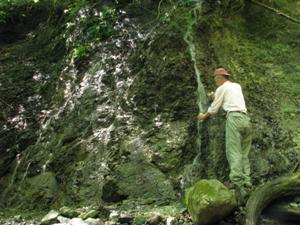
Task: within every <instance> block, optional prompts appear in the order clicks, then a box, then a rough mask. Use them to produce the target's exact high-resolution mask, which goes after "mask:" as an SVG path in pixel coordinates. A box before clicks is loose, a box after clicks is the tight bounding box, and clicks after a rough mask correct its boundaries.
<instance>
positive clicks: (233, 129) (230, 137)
mask: <svg viewBox="0 0 300 225" xmlns="http://www.w3.org/2000/svg"><path fill="white" fill-rule="evenodd" d="M251 142H252V128H251V123H250V119H249V117H248V115H247V114H243V113H239V112H229V113H228V114H227V120H226V157H227V160H228V163H229V167H230V174H229V179H230V180H231V182H232V183H233V184H234V185H236V186H238V187H239V188H243V187H249V186H251V180H250V162H249V158H248V155H249V151H250V148H251Z"/></svg>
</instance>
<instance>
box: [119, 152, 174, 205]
mask: <svg viewBox="0 0 300 225" xmlns="http://www.w3.org/2000/svg"><path fill="white" fill-rule="evenodd" d="M117 187H118V192H119V194H121V195H124V196H128V197H129V198H143V199H152V200H157V201H169V200H174V199H175V191H174V189H173V187H172V185H171V182H170V181H169V180H168V179H167V177H166V176H165V175H164V174H163V173H162V172H161V171H160V170H158V169H157V168H155V167H154V166H153V165H152V164H151V163H149V162H148V161H147V160H146V159H145V158H144V157H143V156H142V155H141V154H133V155H132V156H131V157H130V161H128V162H126V163H124V164H122V165H120V166H119V167H118V169H117Z"/></svg>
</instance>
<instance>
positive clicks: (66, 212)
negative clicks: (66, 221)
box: [59, 206, 79, 218]
mask: <svg viewBox="0 0 300 225" xmlns="http://www.w3.org/2000/svg"><path fill="white" fill-rule="evenodd" d="M59 212H60V214H61V215H62V216H65V217H68V218H74V217H77V216H78V215H79V213H78V212H77V211H76V210H74V209H71V208H69V207H66V206H64V207H62V208H60V209H59Z"/></svg>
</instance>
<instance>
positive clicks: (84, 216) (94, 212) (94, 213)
mask: <svg viewBox="0 0 300 225" xmlns="http://www.w3.org/2000/svg"><path fill="white" fill-rule="evenodd" d="M98 214H99V212H98V211H97V210H94V209H91V210H89V211H86V212H84V213H82V214H80V216H79V217H80V218H81V219H83V220H86V219H88V218H95V217H97V216H98Z"/></svg>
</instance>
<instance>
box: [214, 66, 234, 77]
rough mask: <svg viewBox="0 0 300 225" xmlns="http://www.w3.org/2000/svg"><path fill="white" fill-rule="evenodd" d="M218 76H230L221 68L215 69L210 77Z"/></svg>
mask: <svg viewBox="0 0 300 225" xmlns="http://www.w3.org/2000/svg"><path fill="white" fill-rule="evenodd" d="M220 75H225V76H230V74H229V73H228V72H227V71H226V70H225V69H224V68H223V67H219V68H217V69H215V71H214V73H213V74H212V76H220Z"/></svg>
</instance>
